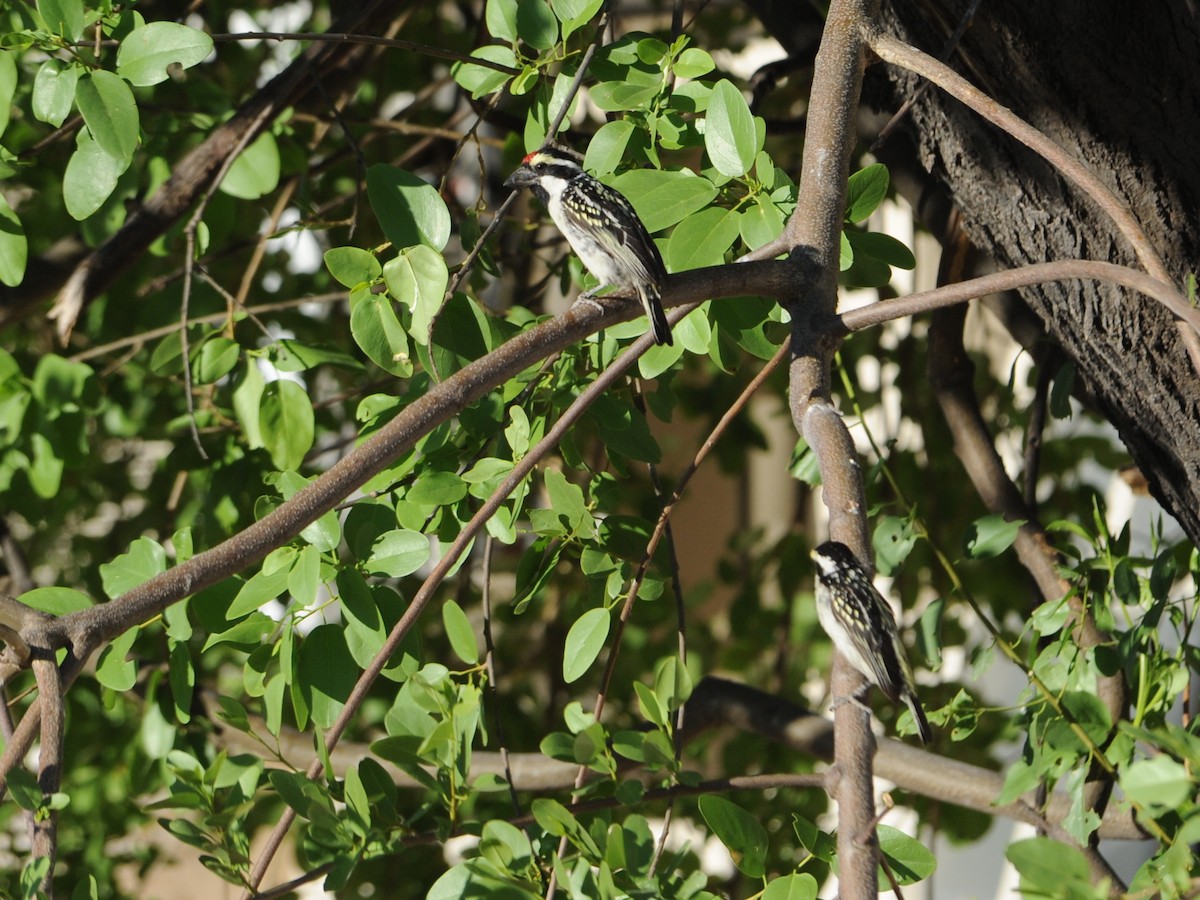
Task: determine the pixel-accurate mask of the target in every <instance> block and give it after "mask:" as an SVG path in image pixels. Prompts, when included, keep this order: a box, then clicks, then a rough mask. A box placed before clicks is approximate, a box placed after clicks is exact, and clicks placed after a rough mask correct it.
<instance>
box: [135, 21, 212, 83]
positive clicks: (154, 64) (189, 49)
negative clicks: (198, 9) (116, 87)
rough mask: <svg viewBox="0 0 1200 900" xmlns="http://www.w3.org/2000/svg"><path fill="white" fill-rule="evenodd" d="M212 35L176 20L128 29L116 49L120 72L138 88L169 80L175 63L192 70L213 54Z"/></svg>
mask: <svg viewBox="0 0 1200 900" xmlns="http://www.w3.org/2000/svg"><path fill="white" fill-rule="evenodd" d="M212 49H213V41H212V38H211V37H209V36H208V35H207V34H205V33H204V32H203V31H198V30H197V29H195V28H189V27H188V26H187V25H180V24H178V23H177V22H151V23H150V24H149V25H143V26H142V27H140V28H135V29H133V31H131V32H129V34H127V35H126V36H125V38H124V39H123V40H122V41H121V49H120V50H118V51H117V74H118V75H120V76H121V77H122V78H126V79H128V80H129V82H130V83H131V84H136V85H138V86H139V87H149V86H150V85H154V84H158V83H159V82H160V81H166V80H167V78H169V77H170V73H169V72H168V69H169V68H170V66H172V65H179V66H180V67H181V68H184V69H190V68H191V67H192V66H194V65H196V64H197V63H199V62H202V61H203V60H204V59H205V57H207V56H208V54H210V53H212Z"/></svg>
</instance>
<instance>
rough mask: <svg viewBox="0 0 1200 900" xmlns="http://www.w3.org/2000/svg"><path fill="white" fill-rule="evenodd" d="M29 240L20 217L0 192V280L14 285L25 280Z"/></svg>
mask: <svg viewBox="0 0 1200 900" xmlns="http://www.w3.org/2000/svg"><path fill="white" fill-rule="evenodd" d="M28 258H29V241H28V240H27V239H26V237H25V229H24V227H22V225H21V219H20V218H19V217H18V216H17V214H16V213H15V212H13V208H12V207H11V206H9V205H8V201H7V200H5V199H4V195H3V194H0V282H2V283H4V284H7V285H8V286H9V287H16V286H17V285H19V284H20V283H21V282H22V281H24V280H25V263H26V262H27V260H28Z"/></svg>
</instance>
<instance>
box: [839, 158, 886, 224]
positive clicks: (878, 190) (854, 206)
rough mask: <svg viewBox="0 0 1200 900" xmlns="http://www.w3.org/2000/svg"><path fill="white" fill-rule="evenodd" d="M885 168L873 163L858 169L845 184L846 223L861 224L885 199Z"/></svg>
mask: <svg viewBox="0 0 1200 900" xmlns="http://www.w3.org/2000/svg"><path fill="white" fill-rule="evenodd" d="M888 181H889V175H888V170H887V166H885V165H882V164H881V163H875V164H873V165H870V166H867V167H866V168H865V169H859V170H858V171H857V172H855V173H854V174H853V175H851V176H850V180H849V182H847V184H846V221H848V222H861V221H863V220H864V219H866V218H867V217H869V216H870V215H871V213H873V212H875V210H876V209H878V208H879V204H880V203H882V202H883V200H884V198H885V197H887V192H888Z"/></svg>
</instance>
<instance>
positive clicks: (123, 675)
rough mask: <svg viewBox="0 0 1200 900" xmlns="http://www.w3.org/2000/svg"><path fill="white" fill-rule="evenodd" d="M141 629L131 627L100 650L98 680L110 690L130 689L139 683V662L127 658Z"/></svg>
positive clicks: (97, 669)
mask: <svg viewBox="0 0 1200 900" xmlns="http://www.w3.org/2000/svg"><path fill="white" fill-rule="evenodd" d="M139 631H140V629H138V628H131V629H129V630H128V631H126V632H125V633H124V634H121V635H118V636H117V637H115V638H113V641H112V643H111V644H109V645H108V646H107V647H105V648H104V649H103V650H102V651H100V657H99V659H98V660H97V661H96V680H97V681H99V682H100V683H101V684H102V685H104V686H105V687H106V688H109V689H110V690H114V691H118V692H121V691H128V690H130V689H131V688H132V687H133V686H134V685H135V684H136V683H137V663H135V662H134V661H133V660H130V659H126V658H125V657H126V656H127V655H128V654H129V651H130V649H131V648H132V647H133V642H134V641H136V640H137V636H138V632H139Z"/></svg>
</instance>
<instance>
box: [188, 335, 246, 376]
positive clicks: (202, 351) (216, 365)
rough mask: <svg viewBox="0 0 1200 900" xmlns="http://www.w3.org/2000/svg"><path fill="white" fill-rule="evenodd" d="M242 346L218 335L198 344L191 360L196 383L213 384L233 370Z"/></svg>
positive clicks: (239, 356)
mask: <svg viewBox="0 0 1200 900" xmlns="http://www.w3.org/2000/svg"><path fill="white" fill-rule="evenodd" d="M241 355H242V348H241V345H239V344H238V342H237V341H235V340H232V339H231V338H227V337H221V336H220V335H218V336H216V337H213V338H209V339H208V340H207V341H205V342H204V343H203V344H201V345H200V347H199V349H198V350H197V351H196V356H195V359H194V360H193V362H192V375H193V379H194V381H195V383H196V384H214V383H216V382H218V381H220V380H221V379H222V378H224V377H225V376H226V375H228V374H229V373H230V372H232V371H233V369H234V367H235V366H236V365H237V364H238V360H239V359H241Z"/></svg>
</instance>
